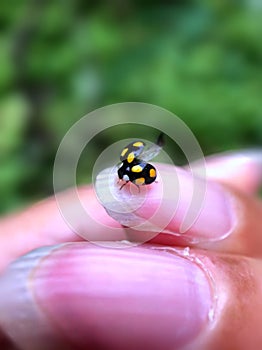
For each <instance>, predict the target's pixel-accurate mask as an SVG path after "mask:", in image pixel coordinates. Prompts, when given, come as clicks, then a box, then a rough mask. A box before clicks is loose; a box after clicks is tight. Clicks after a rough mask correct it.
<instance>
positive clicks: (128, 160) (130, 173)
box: [118, 134, 163, 190]
mask: <svg viewBox="0 0 262 350" xmlns="http://www.w3.org/2000/svg"><path fill="white" fill-rule="evenodd" d="M162 146H163V134H160V136H159V137H158V140H157V142H156V144H154V145H153V146H152V147H150V148H149V149H148V150H147V151H144V148H145V143H144V142H143V141H140V140H137V141H133V142H131V143H129V144H128V145H127V146H126V147H124V148H123V150H122V152H121V154H120V160H121V162H122V164H121V166H120V168H119V169H118V177H119V179H120V180H123V181H124V184H123V185H122V186H121V187H120V190H121V189H122V188H123V187H124V186H125V185H126V184H127V183H128V182H129V181H130V182H132V183H133V184H135V185H136V186H137V187H138V188H139V186H142V185H149V184H151V183H152V182H154V181H155V180H156V176H157V172H156V168H155V167H154V166H153V165H152V164H149V163H147V162H146V160H149V159H152V158H153V157H155V156H156V155H157V154H158V153H159V152H160V150H161V149H162ZM140 155H141V156H142V158H143V159H140V158H138V157H139V156H140Z"/></svg>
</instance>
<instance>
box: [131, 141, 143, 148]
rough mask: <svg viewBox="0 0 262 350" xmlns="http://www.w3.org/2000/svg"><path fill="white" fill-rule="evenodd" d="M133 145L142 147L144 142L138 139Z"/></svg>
mask: <svg viewBox="0 0 262 350" xmlns="http://www.w3.org/2000/svg"><path fill="white" fill-rule="evenodd" d="M133 146H135V147H142V146H144V144H143V142H141V141H137V142H134V143H133Z"/></svg>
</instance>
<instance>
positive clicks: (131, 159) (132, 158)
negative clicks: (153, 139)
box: [127, 152, 135, 163]
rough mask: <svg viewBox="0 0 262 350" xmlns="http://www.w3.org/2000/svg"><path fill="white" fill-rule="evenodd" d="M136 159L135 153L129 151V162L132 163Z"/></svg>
mask: <svg viewBox="0 0 262 350" xmlns="http://www.w3.org/2000/svg"><path fill="white" fill-rule="evenodd" d="M134 159H135V155H134V153H133V152H131V153H129V155H128V156H127V161H128V163H132V162H133V160H134Z"/></svg>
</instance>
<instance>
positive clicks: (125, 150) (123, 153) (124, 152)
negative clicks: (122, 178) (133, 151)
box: [121, 148, 128, 157]
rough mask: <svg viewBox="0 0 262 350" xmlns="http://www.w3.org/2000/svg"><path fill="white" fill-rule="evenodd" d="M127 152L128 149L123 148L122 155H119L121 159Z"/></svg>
mask: <svg viewBox="0 0 262 350" xmlns="http://www.w3.org/2000/svg"><path fill="white" fill-rule="evenodd" d="M127 151H128V148H124V149H123V151H122V153H121V157H124V155H125V154H126V152H127Z"/></svg>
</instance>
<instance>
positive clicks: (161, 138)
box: [156, 132, 165, 147]
mask: <svg viewBox="0 0 262 350" xmlns="http://www.w3.org/2000/svg"><path fill="white" fill-rule="evenodd" d="M164 143H165V141H164V133H163V132H161V133H160V134H159V136H158V138H157V141H156V144H157V145H158V146H159V147H163V146H164Z"/></svg>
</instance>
